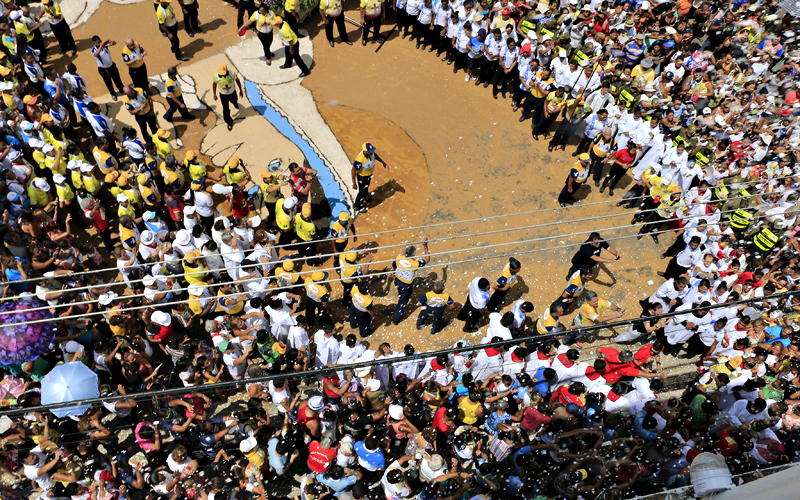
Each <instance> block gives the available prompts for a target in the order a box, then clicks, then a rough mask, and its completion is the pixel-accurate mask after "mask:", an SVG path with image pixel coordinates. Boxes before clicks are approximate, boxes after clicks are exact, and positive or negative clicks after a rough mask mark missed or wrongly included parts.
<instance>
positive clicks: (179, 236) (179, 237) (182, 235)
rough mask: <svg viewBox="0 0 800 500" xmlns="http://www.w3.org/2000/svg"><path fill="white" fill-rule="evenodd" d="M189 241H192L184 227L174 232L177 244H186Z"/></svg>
mask: <svg viewBox="0 0 800 500" xmlns="http://www.w3.org/2000/svg"><path fill="white" fill-rule="evenodd" d="M190 241H192V235H191V234H189V231H187V230H185V229H181V230H180V231H178V232H177V233H176V234H175V242H176V243H178V244H179V245H188V244H189V242H190Z"/></svg>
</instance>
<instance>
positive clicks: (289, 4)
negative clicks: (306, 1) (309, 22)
mask: <svg viewBox="0 0 800 500" xmlns="http://www.w3.org/2000/svg"><path fill="white" fill-rule="evenodd" d="M283 18H284V19H283V21H284V22H285V23H287V24H288V25H289V26H290V27H291V28H292V31H293V32H294V34H295V35H297V37H298V38H300V10H299V7H298V5H297V0H284V2H283Z"/></svg>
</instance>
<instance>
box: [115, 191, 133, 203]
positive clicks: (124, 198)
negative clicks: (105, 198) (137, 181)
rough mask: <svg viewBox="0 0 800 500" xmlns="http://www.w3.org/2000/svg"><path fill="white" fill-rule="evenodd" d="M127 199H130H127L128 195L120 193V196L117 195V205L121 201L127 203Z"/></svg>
mask: <svg viewBox="0 0 800 500" xmlns="http://www.w3.org/2000/svg"><path fill="white" fill-rule="evenodd" d="M129 199H130V198H128V195H127V194H125V193H120V194H118V195H117V202H118V203H122V202H123V201H128V200H129Z"/></svg>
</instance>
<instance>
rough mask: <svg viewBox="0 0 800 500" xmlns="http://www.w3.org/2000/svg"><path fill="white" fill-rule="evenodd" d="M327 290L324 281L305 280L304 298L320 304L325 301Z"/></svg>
mask: <svg viewBox="0 0 800 500" xmlns="http://www.w3.org/2000/svg"><path fill="white" fill-rule="evenodd" d="M328 292H329V290H328V286H327V285H326V284H325V283H315V282H313V281H311V280H309V281H307V282H306V298H308V300H313V301H314V302H316V303H317V304H322V303H323V302H325V301H326V299H327V297H328Z"/></svg>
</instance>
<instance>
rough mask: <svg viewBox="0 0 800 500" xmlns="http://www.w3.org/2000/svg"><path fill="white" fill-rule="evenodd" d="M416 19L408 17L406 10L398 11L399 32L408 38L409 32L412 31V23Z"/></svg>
mask: <svg viewBox="0 0 800 500" xmlns="http://www.w3.org/2000/svg"><path fill="white" fill-rule="evenodd" d="M413 22H414V19H412V18H411V16H409V15H408V12H406V10H405V9H397V32H398V33H401V34H403V35H404V36H408V31H409V30H410V29H411V23H413Z"/></svg>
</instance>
